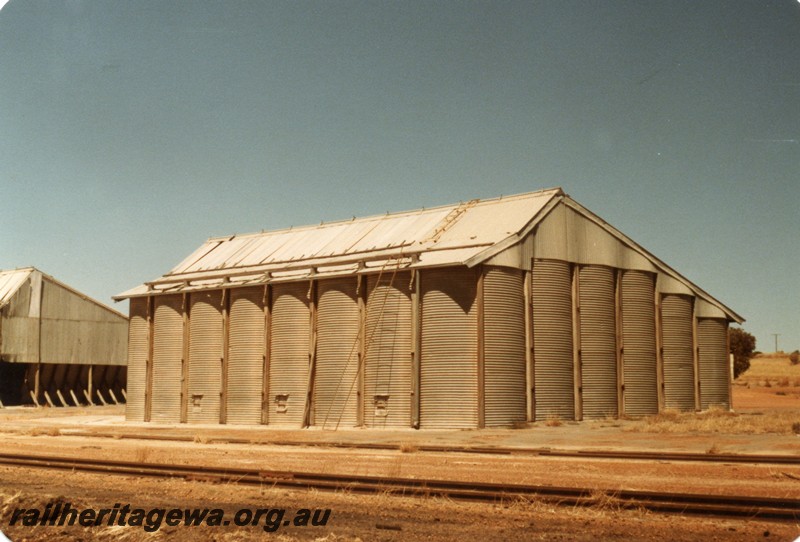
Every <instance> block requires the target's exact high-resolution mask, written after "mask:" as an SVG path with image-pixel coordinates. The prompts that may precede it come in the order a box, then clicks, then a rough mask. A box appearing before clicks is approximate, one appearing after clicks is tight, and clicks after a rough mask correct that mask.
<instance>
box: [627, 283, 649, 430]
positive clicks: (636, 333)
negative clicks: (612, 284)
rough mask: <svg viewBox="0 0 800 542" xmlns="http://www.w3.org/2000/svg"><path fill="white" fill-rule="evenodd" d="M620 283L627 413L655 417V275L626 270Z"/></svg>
mask: <svg viewBox="0 0 800 542" xmlns="http://www.w3.org/2000/svg"><path fill="white" fill-rule="evenodd" d="M621 282H622V284H621V290H622V294H621V296H622V307H621V309H622V311H621V313H622V336H623V344H624V352H623V375H624V386H625V392H624V397H625V414H630V415H634V416H638V415H645V414H656V413H657V412H658V377H657V374H658V373H657V361H656V360H657V356H656V320H655V317H656V316H655V315H656V309H655V276H654V275H653V274H651V273H647V272H644V271H624V272H623V273H622V281H621Z"/></svg>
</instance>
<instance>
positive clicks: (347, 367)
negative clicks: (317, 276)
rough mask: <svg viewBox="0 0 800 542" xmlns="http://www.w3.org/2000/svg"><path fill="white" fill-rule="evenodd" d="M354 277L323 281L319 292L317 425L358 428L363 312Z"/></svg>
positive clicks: (315, 383) (315, 414)
mask: <svg viewBox="0 0 800 542" xmlns="http://www.w3.org/2000/svg"><path fill="white" fill-rule="evenodd" d="M356 286H357V282H356V279H355V278H354V277H346V278H343V279H332V280H323V281H320V282H319V287H318V289H317V298H318V301H317V352H316V354H317V357H316V368H315V369H316V374H315V378H314V384H313V385H314V401H313V406H314V410H313V411H314V420H313V423H314V425H318V426H320V427H323V428H334V429H335V428H338V427H354V426H355V425H356V424H357V421H358V413H357V408H358V398H359V391H360V390H359V387H358V375H359V366H358V365H359V355H358V354H359V349H360V336H359V328H360V313H359V310H358V299H357V296H356Z"/></svg>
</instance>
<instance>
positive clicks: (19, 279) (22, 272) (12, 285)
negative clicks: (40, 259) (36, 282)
mask: <svg viewBox="0 0 800 542" xmlns="http://www.w3.org/2000/svg"><path fill="white" fill-rule="evenodd" d="M31 273H33V268H32V267H27V268H25V269H12V270H9V271H0V307H2V306H3V305H5V304H6V303H8V302H9V301H11V298H12V297H14V294H15V293H17V290H19V287H20V286H22V284H23V283H24V282H25V281H26V280H28V277H29V276H30V275H31Z"/></svg>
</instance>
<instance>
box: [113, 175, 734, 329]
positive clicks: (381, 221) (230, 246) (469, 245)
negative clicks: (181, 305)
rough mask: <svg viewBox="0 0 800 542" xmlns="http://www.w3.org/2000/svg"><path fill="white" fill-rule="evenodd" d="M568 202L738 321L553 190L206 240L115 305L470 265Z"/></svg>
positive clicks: (703, 294)
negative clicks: (391, 271) (226, 288)
mask: <svg viewBox="0 0 800 542" xmlns="http://www.w3.org/2000/svg"><path fill="white" fill-rule="evenodd" d="M560 204H566V205H569V206H570V207H572V208H573V209H575V210H577V211H578V212H579V213H581V214H583V215H585V216H586V217H587V218H589V219H591V220H593V221H595V222H597V223H598V224H599V225H601V227H603V228H604V229H606V230H607V231H608V232H609V233H610V234H611V235H612V236H614V237H616V238H617V239H619V240H620V241H622V242H623V243H624V244H626V245H627V246H629V247H631V248H632V249H633V250H634V251H636V252H637V253H639V254H641V255H642V256H643V257H645V258H647V259H648V260H650V261H651V262H653V263H654V265H655V266H656V267H657V268H658V269H660V270H661V271H662V272H664V273H665V274H667V275H668V276H672V277H675V279H676V280H678V281H680V282H681V283H684V284H686V286H687V288H689V290H691V291H693V292H695V293H696V294H698V295H699V296H700V297H701V298H704V299H707V300H709V302H711V303H713V304H714V305H715V306H717V307H719V308H720V309H721V310H722V311H723V312H724V313H725V314H726V315H727V316H728V317H730V318H731V319H733V320H735V321H738V322H741V321H743V320H742V319H741V317H740V316H739V315H737V314H736V313H734V312H733V311H731V310H730V309H729V308H727V307H725V306H724V305H723V304H722V303H720V302H719V301H717V300H715V299H714V298H713V297H711V296H710V295H708V294H707V293H706V292H704V291H703V290H701V289H700V288H698V287H697V286H695V285H694V284H692V283H691V282H689V281H688V280H687V279H685V278H684V277H682V276H681V275H680V274H678V273H677V272H676V271H674V270H673V269H672V268H670V267H669V266H667V265H666V264H664V263H663V262H661V261H660V260H659V259H658V258H656V257H655V256H653V255H652V254H650V253H649V252H648V251H646V250H644V249H643V248H642V247H640V246H639V245H637V244H636V243H634V242H633V241H632V240H630V239H629V238H628V237H626V236H625V235H624V234H622V233H621V232H619V231H618V230H616V229H615V228H613V227H611V226H610V225H608V224H606V223H605V222H604V221H602V220H601V219H600V218H599V217H597V216H596V215H594V214H593V213H591V212H589V211H588V210H587V209H585V208H584V207H582V206H580V205H579V204H577V203H576V202H574V200H572V199H571V198H569V196H566V195H565V194H564V192H563V191H562V190H561V189H560V188H550V189H546V190H540V191H536V192H529V193H526V194H519V195H515V196H507V197H500V198H494V199H488V200H483V201H481V200H472V201H469V202H466V203H459V204H457V205H446V206H442V207H435V208H431V209H418V210H416V211H407V212H402V213H395V214H388V213H387V214H385V215H379V216H371V217H366V218H358V219H357V218H353V219H352V220H346V221H341V222H333V223H328V224H319V225H314V226H304V227H300V228H289V229H284V230H276V231H268V232H261V233H251V234H245V235H232V236H227V237H216V238H212V239H209V240H208V241H206V242H205V243H204V244H203V245H201V246H200V247H199V248H198V249H197V250H195V251H194V252H193V253H192V254H190V255H189V256H188V257H187V258H185V259H184V260H183V261H182V262H181V263H180V264H178V265H177V266H175V267H174V268H173V269H172V270H171V271H169V272H168V273H166V274H165V275H163V276H162V277H160V278H158V279H156V280H154V281H150V282H147V283H145V284H143V285H141V286H137V287H135V288H132V289H130V290H127V291H125V292H123V293H121V294H119V295H117V296H115V297H114V299H117V300H120V299H125V298H128V297H138V296H142V295H147V294H148V293H151V292H154V293H164V292H170V293H174V292H182V291H192V290H198V289H209V288H219V287H221V286H242V285H252V284H263V283H266V282H276V281H285V280H302V279H307V278H312V277H314V278H323V277H330V276H337V275H341V274H354V273H363V272H369V271H374V270H375V269H381V268H383V269H403V268H409V267H412V268H420V267H423V268H424V267H440V266H450V265H467V266H468V267H472V266H474V265H478V264H480V263H481V262H484V261H486V260H488V259H490V258H492V257H493V256H494V255H496V254H498V253H500V252H502V251H504V250H506V249H508V248H509V247H511V246H513V245H515V244H516V243H518V242H519V241H520V240H522V239H523V238H524V237H525V236H526V235H528V234H529V233H530V232H531V230H532V228H534V227H535V226H536V225H537V224H538V223H539V222H540V221H541V219H542V218H543V217H544V216H545V215H547V213H549V212H550V211H551V210H552V209H553V208H554V207H555V206H557V205H560Z"/></svg>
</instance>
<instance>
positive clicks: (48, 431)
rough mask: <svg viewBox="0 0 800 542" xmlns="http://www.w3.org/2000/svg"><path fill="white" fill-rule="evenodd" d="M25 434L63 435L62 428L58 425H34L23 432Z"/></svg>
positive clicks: (35, 435) (37, 435)
mask: <svg viewBox="0 0 800 542" xmlns="http://www.w3.org/2000/svg"><path fill="white" fill-rule="evenodd" d="M23 434H24V435H30V436H32V437H40V436H43V435H44V436H47V437H57V436H59V435H61V429H59V428H58V427H33V428H31V429H29V430H27V431H24V432H23Z"/></svg>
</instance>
